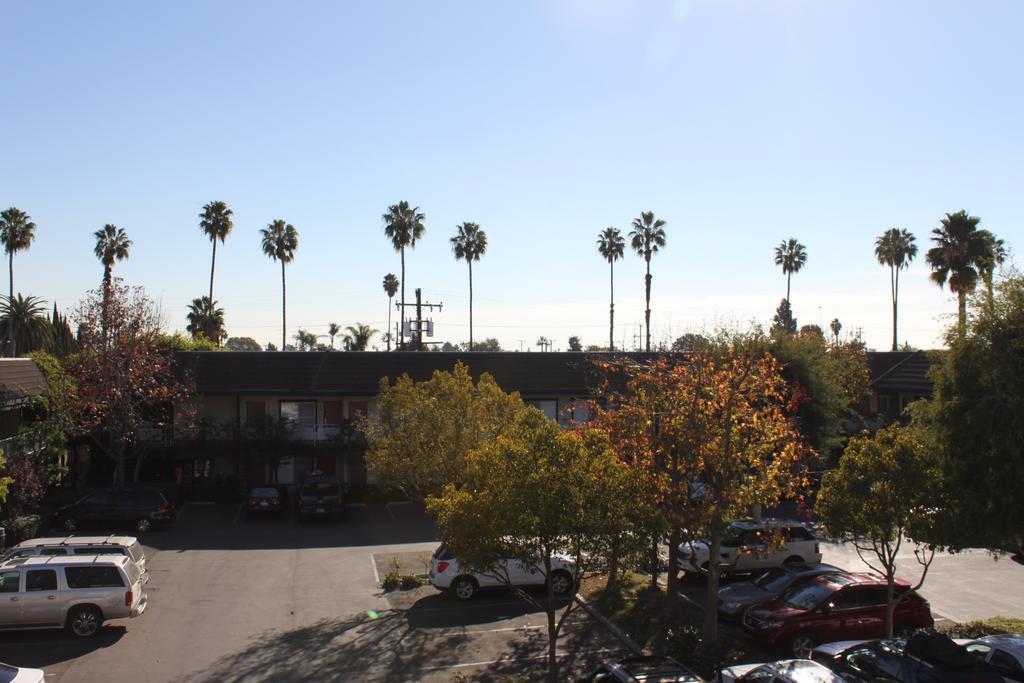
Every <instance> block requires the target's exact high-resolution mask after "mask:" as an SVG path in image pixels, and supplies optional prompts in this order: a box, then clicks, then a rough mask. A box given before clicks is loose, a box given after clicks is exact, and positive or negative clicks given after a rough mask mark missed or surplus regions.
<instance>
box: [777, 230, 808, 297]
mask: <svg viewBox="0 0 1024 683" xmlns="http://www.w3.org/2000/svg"><path fill="white" fill-rule="evenodd" d="M805 263H807V248H806V247H804V245H802V244H800V243H799V242H797V241H796V239H795V238H793V237H790V238H789V239H788V240H783V241H782V242H780V243H779V246H777V247H775V265H777V266H782V273H783V274H784V275H785V276H786V301H789V280H790V278H791V277H792V276H793V273H798V272H800V269H801V268H803V267H804V264H805Z"/></svg>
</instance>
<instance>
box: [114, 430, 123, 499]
mask: <svg viewBox="0 0 1024 683" xmlns="http://www.w3.org/2000/svg"><path fill="white" fill-rule="evenodd" d="M113 445H114V486H116V487H117V488H124V442H123V441H120V440H116V441H114V444H113Z"/></svg>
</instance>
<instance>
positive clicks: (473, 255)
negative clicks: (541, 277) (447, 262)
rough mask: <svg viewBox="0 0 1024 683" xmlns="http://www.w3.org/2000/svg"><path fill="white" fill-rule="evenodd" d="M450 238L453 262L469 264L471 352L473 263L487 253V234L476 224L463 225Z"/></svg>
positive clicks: (470, 346)
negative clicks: (453, 256)
mask: <svg viewBox="0 0 1024 683" xmlns="http://www.w3.org/2000/svg"><path fill="white" fill-rule="evenodd" d="M455 230H456V232H455V237H452V238H451V243H452V250H453V251H454V252H455V260H457V261H458V260H462V259H465V261H466V263H468V264H469V350H470V351H472V350H473V261H479V260H480V257H481V256H483V255H484V252H486V251H487V233H485V232H484V231H483V230H481V229H480V226H479V225H477V224H476V223H463V224H462V225H458V226H456V228H455Z"/></svg>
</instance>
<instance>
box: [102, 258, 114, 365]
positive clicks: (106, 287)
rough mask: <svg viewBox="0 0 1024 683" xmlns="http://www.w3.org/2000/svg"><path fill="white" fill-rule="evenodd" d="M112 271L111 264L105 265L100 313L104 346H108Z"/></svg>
mask: <svg viewBox="0 0 1024 683" xmlns="http://www.w3.org/2000/svg"><path fill="white" fill-rule="evenodd" d="M111 275H112V274H111V272H110V266H108V265H106V264H104V265H103V310H102V312H101V314H100V328H101V329H100V332H101V335H100V336H101V337H102V339H103V347H104V348H106V346H107V308H108V307H109V306H110V286H111Z"/></svg>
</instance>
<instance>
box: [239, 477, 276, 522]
mask: <svg viewBox="0 0 1024 683" xmlns="http://www.w3.org/2000/svg"><path fill="white" fill-rule="evenodd" d="M284 509H285V505H284V495H283V494H282V493H281V489H279V488H277V487H276V486H274V485H273V484H262V485H260V486H254V487H252V488H251V489H249V495H248V496H247V497H246V501H245V512H246V514H247V515H250V516H251V515H269V514H277V515H279V514H281V513H282V512H283V511H284Z"/></svg>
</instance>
